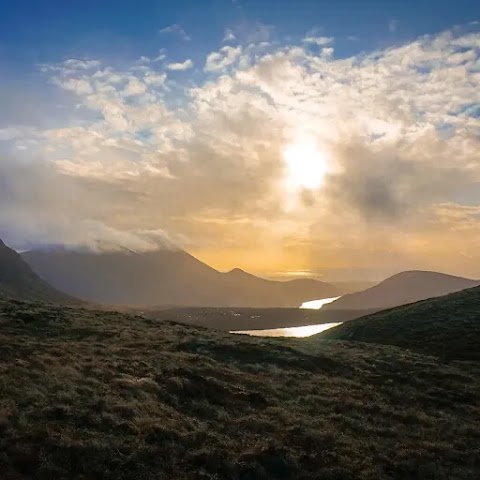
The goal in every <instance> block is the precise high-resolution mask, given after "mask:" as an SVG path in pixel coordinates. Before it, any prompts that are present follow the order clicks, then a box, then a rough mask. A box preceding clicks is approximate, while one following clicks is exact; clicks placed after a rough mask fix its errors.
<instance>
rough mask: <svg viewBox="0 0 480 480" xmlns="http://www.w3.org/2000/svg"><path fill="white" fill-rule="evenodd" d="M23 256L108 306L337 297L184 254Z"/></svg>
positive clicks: (327, 289)
mask: <svg viewBox="0 0 480 480" xmlns="http://www.w3.org/2000/svg"><path fill="white" fill-rule="evenodd" d="M22 255H23V258H24V259H25V261H26V262H27V263H29V265H30V266H31V267H32V269H33V270H34V271H35V272H36V273H37V274H38V275H39V276H40V277H42V278H44V279H45V280H46V281H48V282H49V283H51V284H52V285H53V286H55V287H57V288H59V289H62V291H65V292H66V293H68V294H71V295H74V296H76V297H79V298H82V299H85V300H89V301H93V302H99V303H106V304H117V305H132V306H142V307H143V306H149V307H153V306H162V305H167V306H210V307H214V306H227V307H228V306H240V307H241V306H245V307H274V306H275V307H297V306H299V305H300V304H301V303H303V302H304V301H307V300H314V299H318V298H325V297H329V296H334V295H335V294H336V293H337V290H336V288H335V287H333V286H332V285H329V284H327V283H323V282H317V281H315V280H309V281H305V280H302V281H292V282H274V281H269V280H265V279H261V278H258V277H255V276H254V275H250V274H248V273H246V272H243V271H241V270H239V269H235V270H233V271H231V272H228V273H221V272H219V271H217V270H215V269H213V268H211V267H209V266H208V265H206V264H205V263H203V262H201V261H200V260H197V259H196V258H194V257H193V256H192V255H190V254H188V253H187V252H185V251H183V250H166V249H164V250H156V251H151V252H145V253H135V252H131V251H127V250H122V251H114V252H103V253H91V252H74V251H67V250H61V251H59V250H51V251H30V252H25V253H24V254H22Z"/></svg>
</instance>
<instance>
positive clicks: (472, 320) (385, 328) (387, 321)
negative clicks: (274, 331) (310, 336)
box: [318, 287, 480, 360]
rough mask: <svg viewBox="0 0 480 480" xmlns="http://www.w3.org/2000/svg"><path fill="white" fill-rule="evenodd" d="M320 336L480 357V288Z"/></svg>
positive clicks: (464, 357) (380, 314)
mask: <svg viewBox="0 0 480 480" xmlns="http://www.w3.org/2000/svg"><path fill="white" fill-rule="evenodd" d="M318 338H321V339H335V340H355V341H359V342H373V343H379V344H385V345H396V346H398V347H402V348H408V349H411V350H415V351H418V352H423V353H428V354H433V355H438V356H441V357H446V358H450V359H452V358H453V359H459V360H480V288H479V287H476V288H471V289H468V290H463V291H461V292H457V293H452V294H449V295H446V296H443V297H438V298H432V299H429V300H424V301H421V302H418V303H413V304H410V305H404V306H402V307H397V308H393V309H390V310H386V311H383V312H378V313H374V314H373V315H368V316H366V317H362V318H359V319H357V320H352V321H350V322H348V323H345V324H343V325H340V326H338V327H336V328H333V329H331V330H327V331H326V332H323V333H321V334H320V335H319V336H318Z"/></svg>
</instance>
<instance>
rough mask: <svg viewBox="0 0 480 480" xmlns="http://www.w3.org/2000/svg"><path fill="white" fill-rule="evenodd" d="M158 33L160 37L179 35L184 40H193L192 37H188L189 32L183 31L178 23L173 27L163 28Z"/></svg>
mask: <svg viewBox="0 0 480 480" xmlns="http://www.w3.org/2000/svg"><path fill="white" fill-rule="evenodd" d="M158 33H159V34H160V35H168V34H172V35H177V36H178V37H180V38H181V39H182V40H184V41H186V42H189V41H190V40H191V38H190V36H189V35H187V32H185V30H184V29H183V27H182V26H181V25H178V24H177V23H175V24H173V25H168V26H167V27H164V28H161V29H160V30H159V31H158Z"/></svg>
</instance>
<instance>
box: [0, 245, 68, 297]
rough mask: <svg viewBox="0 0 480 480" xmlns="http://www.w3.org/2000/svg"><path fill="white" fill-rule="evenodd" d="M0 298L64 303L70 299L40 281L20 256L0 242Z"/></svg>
mask: <svg viewBox="0 0 480 480" xmlns="http://www.w3.org/2000/svg"><path fill="white" fill-rule="evenodd" d="M0 297H15V298H19V299H23V300H42V301H49V302H64V301H69V300H73V299H72V298H71V297H68V296H67V295H65V294H63V293H61V292H59V291H58V290H55V289H54V288H52V287H51V286H50V285H48V284H47V283H45V282H44V281H43V280H41V279H40V278H39V277H38V276H37V275H36V274H35V273H34V272H33V271H32V269H31V268H30V267H29V266H28V265H27V264H26V263H25V262H24V261H23V260H22V258H21V257H20V255H19V254H18V253H17V252H15V251H14V250H12V249H11V248H9V247H7V246H6V245H5V244H4V243H3V242H2V240H0Z"/></svg>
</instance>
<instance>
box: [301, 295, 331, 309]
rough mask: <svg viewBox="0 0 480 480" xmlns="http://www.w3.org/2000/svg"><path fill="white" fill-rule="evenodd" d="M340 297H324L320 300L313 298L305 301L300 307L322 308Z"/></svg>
mask: <svg viewBox="0 0 480 480" xmlns="http://www.w3.org/2000/svg"><path fill="white" fill-rule="evenodd" d="M339 298H340V297H331V298H322V299H320V300H311V301H310V302H303V303H302V306H301V307H300V308H309V309H311V310H320V309H321V308H322V307H323V306H324V305H326V304H327V303H332V302H334V301H335V300H338V299H339Z"/></svg>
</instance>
